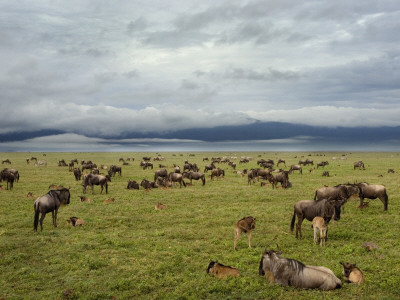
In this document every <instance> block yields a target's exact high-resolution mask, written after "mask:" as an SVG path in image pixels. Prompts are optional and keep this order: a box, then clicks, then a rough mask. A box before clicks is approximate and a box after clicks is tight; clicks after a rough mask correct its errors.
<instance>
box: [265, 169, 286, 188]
mask: <svg viewBox="0 0 400 300" xmlns="http://www.w3.org/2000/svg"><path fill="white" fill-rule="evenodd" d="M267 180H268V181H269V182H270V183H271V184H272V188H276V185H277V184H278V182H280V184H281V186H282V188H284V189H287V188H289V187H291V185H290V183H289V171H283V172H282V173H279V174H271V173H269V174H268V175H267Z"/></svg>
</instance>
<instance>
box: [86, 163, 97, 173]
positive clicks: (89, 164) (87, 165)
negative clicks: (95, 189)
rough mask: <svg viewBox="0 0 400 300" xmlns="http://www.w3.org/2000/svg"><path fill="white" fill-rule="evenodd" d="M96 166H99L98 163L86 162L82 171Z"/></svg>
mask: <svg viewBox="0 0 400 300" xmlns="http://www.w3.org/2000/svg"><path fill="white" fill-rule="evenodd" d="M94 168H97V165H96V164H93V163H86V164H83V165H82V172H83V170H85V169H88V170H92V169H94Z"/></svg>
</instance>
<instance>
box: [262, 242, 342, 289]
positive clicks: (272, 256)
mask: <svg viewBox="0 0 400 300" xmlns="http://www.w3.org/2000/svg"><path fill="white" fill-rule="evenodd" d="M258 273H259V274H260V275H262V276H265V277H266V278H267V279H269V281H270V283H271V284H272V283H274V282H276V283H278V284H279V285H282V286H294V287H298V288H304V289H320V290H322V291H328V290H333V289H337V288H341V287H342V282H341V281H340V279H339V278H337V277H336V276H335V274H334V273H333V272H332V270H330V269H328V268H326V267H323V266H308V265H305V264H303V263H301V262H299V261H297V260H295V259H290V258H284V257H281V255H280V252H278V251H277V250H272V249H270V250H268V249H265V251H264V254H263V256H262V257H261V261H260V267H259V269H258Z"/></svg>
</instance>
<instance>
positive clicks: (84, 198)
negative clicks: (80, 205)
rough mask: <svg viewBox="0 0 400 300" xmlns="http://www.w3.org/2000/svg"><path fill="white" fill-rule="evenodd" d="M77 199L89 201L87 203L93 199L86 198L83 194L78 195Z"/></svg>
mask: <svg viewBox="0 0 400 300" xmlns="http://www.w3.org/2000/svg"><path fill="white" fill-rule="evenodd" d="M79 199H80V200H81V202H89V203H92V202H93V199H91V198H87V197H85V196H79Z"/></svg>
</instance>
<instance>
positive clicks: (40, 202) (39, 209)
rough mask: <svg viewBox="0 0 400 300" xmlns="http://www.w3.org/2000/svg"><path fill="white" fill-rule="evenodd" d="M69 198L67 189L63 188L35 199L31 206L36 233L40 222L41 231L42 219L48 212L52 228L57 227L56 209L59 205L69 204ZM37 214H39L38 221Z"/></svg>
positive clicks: (41, 228)
mask: <svg viewBox="0 0 400 300" xmlns="http://www.w3.org/2000/svg"><path fill="white" fill-rule="evenodd" d="M70 197H71V195H70V192H69V189H66V188H63V189H60V190H50V191H49V192H48V193H47V194H46V195H43V196H40V197H39V198H37V199H36V200H35V203H34V205H33V207H34V210H35V217H34V221H33V229H34V230H35V231H37V227H38V224H39V222H40V230H43V219H44V217H45V216H46V214H47V213H49V212H51V213H52V216H53V225H54V227H57V212H58V208H59V207H60V205H61V204H69V200H70ZM39 214H41V216H40V221H39Z"/></svg>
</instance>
